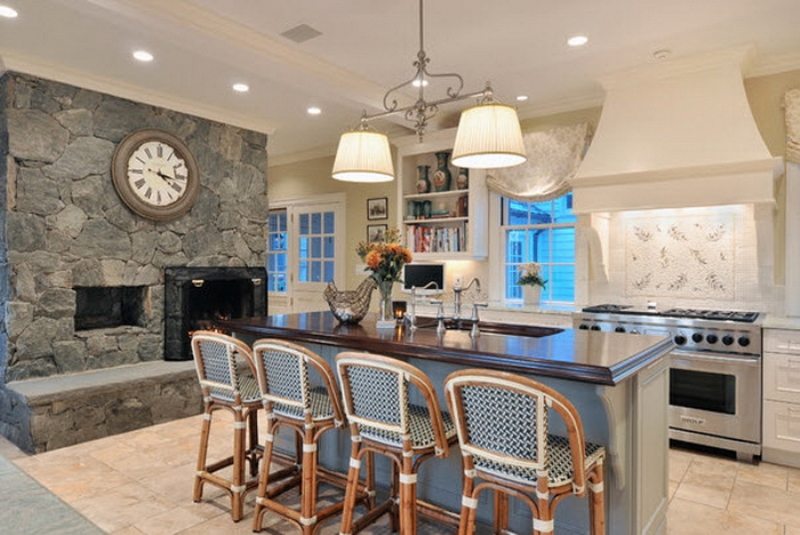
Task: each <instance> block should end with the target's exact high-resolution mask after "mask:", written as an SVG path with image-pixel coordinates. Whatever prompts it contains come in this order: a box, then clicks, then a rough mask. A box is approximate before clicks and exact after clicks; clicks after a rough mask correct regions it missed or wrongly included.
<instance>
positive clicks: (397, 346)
mask: <svg viewBox="0 0 800 535" xmlns="http://www.w3.org/2000/svg"><path fill="white" fill-rule="evenodd" d="M376 319H377V318H376V316H375V315H373V314H369V315H367V316H366V317H365V318H364V319H363V320H362V321H361V323H359V324H358V325H347V324H340V323H339V322H338V321H337V320H336V318H334V317H333V314H331V313H330V312H328V311H325V312H305V313H299V314H286V315H274V316H268V317H256V318H243V319H233V320H216V321H215V322H214V323H215V325H216V326H217V327H218V328H219V329H221V330H224V331H228V332H233V333H236V334H248V335H252V336H255V337H259V338H262V337H263V338H267V337H274V338H282V339H289V340H293V341H295V342H300V343H303V342H306V343H316V344H324V345H332V346H337V347H342V348H347V349H355V350H362V351H371V352H374V353H380V354H386V355H392V356H395V357H413V358H419V359H430V360H436V361H440V362H450V363H454V364H458V365H463V366H466V367H482V368H495V369H502V370H507V371H513V372H517V373H526V374H532V375H542V376H548V377H556V378H561V379H568V380H574V381H580V382H585V383H593V384H599V385H612V386H613V385H616V384H618V383H620V382H621V381H624V380H625V379H627V378H629V377H631V376H632V375H634V374H636V373H637V372H638V371H639V370H641V369H643V368H644V367H646V366H648V365H649V364H650V363H652V362H654V361H656V360H658V359H659V358H661V357H663V356H664V355H666V354H667V353H668V352H669V351H670V350H671V349H672V347H673V344H672V340H671V339H669V338H668V337H661V336H647V335H631V334H624V333H607V332H601V331H588V330H587V331H583V330H575V329H558V328H553V327H537V326H528V325H501V324H492V323H489V322H481V324H480V325H481V326H482V330H481V334H480V336H478V337H477V338H475V339H473V338H471V337H470V334H469V330H448V331H447V332H445V333H443V334H442V335H441V336H439V335H438V334H437V332H436V322H435V320H432V319H430V318H428V319H423V318H420V319H419V321H418V325H419V327H418V328H417V329H416V330H414V331H411V330H410V329H408V328H407V327H405V326H398V327H396V328H395V329H390V330H378V329H376V327H375V322H376Z"/></svg>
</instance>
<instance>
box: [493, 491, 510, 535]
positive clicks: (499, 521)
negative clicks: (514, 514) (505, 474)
mask: <svg viewBox="0 0 800 535" xmlns="http://www.w3.org/2000/svg"><path fill="white" fill-rule="evenodd" d="M507 529H508V494H506V493H505V492H500V491H499V490H497V489H495V491H494V532H495V535H501V534H502V533H504V532H505V530H507Z"/></svg>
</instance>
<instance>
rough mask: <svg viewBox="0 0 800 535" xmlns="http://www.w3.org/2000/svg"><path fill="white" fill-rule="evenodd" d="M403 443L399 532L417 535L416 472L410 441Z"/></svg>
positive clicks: (404, 534)
mask: <svg viewBox="0 0 800 535" xmlns="http://www.w3.org/2000/svg"><path fill="white" fill-rule="evenodd" d="M404 442H406V443H405V444H403V450H407V451H404V452H403V458H402V460H401V463H402V464H401V470H400V533H402V534H403V535H417V474H416V473H415V471H414V462H413V458H414V457H413V455H412V453H411V443H410V441H409V440H408V439H406V440H405V441H404Z"/></svg>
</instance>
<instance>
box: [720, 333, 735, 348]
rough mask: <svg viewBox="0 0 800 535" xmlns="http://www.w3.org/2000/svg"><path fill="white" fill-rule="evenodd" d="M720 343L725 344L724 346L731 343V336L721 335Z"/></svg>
mask: <svg viewBox="0 0 800 535" xmlns="http://www.w3.org/2000/svg"><path fill="white" fill-rule="evenodd" d="M722 343H723V344H725V345H726V346H729V345H731V344H732V343H733V336H731V335H729V334H726V335H725V336H723V337H722Z"/></svg>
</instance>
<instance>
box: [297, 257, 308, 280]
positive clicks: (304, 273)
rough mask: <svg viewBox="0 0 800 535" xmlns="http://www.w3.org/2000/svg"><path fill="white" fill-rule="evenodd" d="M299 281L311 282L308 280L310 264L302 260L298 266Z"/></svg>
mask: <svg viewBox="0 0 800 535" xmlns="http://www.w3.org/2000/svg"><path fill="white" fill-rule="evenodd" d="M297 280H298V281H299V282H309V280H308V262H307V261H305V260H301V261H300V262H299V264H298V266H297Z"/></svg>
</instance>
